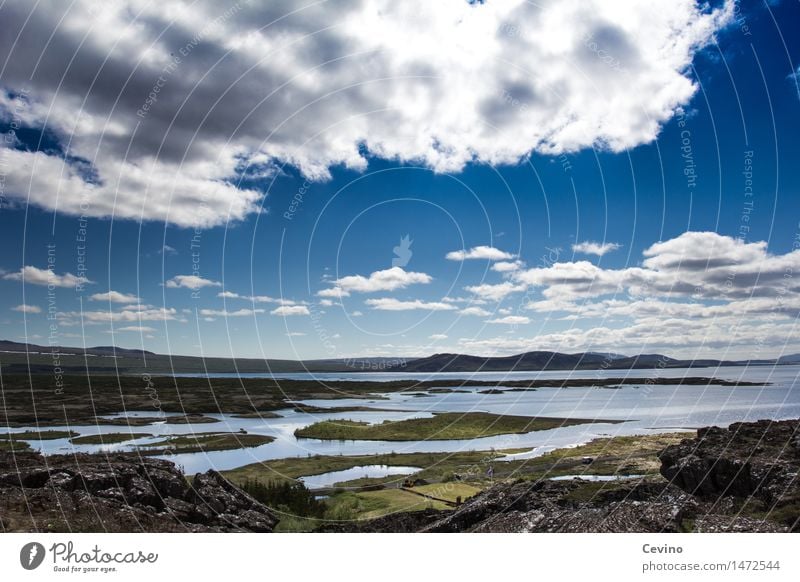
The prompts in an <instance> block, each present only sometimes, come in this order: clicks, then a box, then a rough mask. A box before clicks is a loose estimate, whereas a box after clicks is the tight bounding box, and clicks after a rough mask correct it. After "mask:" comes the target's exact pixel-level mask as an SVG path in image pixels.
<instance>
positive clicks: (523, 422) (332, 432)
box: [294, 412, 616, 441]
mask: <svg viewBox="0 0 800 582" xmlns="http://www.w3.org/2000/svg"><path fill="white" fill-rule="evenodd" d="M592 422H616V421H599V420H585V419H566V418H544V417H531V416H512V415H497V414H489V413H488V412H466V413H462V412H443V413H437V414H434V416H433V417H431V418H412V419H409V420H398V421H386V422H383V423H381V424H368V423H366V422H359V421H353V420H327V421H322V422H317V423H315V424H312V425H311V426H307V427H304V428H301V429H298V430H296V431H295V433H294V434H295V436H296V437H300V438H312V439H323V440H366V441H421V440H451V439H472V438H479V437H487V436H496V435H501V434H521V433H527V432H531V431H536V430H548V429H552V428H558V427H564V426H572V425H576V424H586V423H592Z"/></svg>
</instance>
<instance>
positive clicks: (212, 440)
mask: <svg viewBox="0 0 800 582" xmlns="http://www.w3.org/2000/svg"><path fill="white" fill-rule="evenodd" d="M273 440H275V439H274V438H273V437H271V436H266V435H259V434H243V433H236V432H223V433H195V434H186V435H174V436H169V437H167V438H165V439H164V440H163V441H158V442H156V443H150V444H147V445H140V446H139V451H141V452H143V453H149V454H159V453H162V452H164V451H170V452H172V453H175V454H177V453H201V452H204V453H207V452H211V451H227V450H231V449H242V448H248V447H257V446H259V445H263V444H266V443H270V442H272V441H273Z"/></svg>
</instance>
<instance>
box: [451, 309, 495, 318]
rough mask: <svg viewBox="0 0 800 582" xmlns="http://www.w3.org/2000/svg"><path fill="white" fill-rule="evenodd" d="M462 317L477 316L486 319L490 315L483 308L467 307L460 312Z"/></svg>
mask: <svg viewBox="0 0 800 582" xmlns="http://www.w3.org/2000/svg"><path fill="white" fill-rule="evenodd" d="M458 313H459V314H460V315H476V316H478V317H486V316H488V315H490V313H489V312H488V311H486V310H485V309H483V308H482V307H466V308H464V309H462V310H461V311H459V312H458Z"/></svg>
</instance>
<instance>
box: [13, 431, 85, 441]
mask: <svg viewBox="0 0 800 582" xmlns="http://www.w3.org/2000/svg"><path fill="white" fill-rule="evenodd" d="M74 436H78V433H76V432H72V431H71V430H42V431H39V430H26V431H23V432H15V433H9V432H6V433H3V434H0V440H4V439H5V440H21V441H50V440H55V439H67V438H70V437H74Z"/></svg>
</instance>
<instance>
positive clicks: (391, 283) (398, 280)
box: [317, 267, 433, 298]
mask: <svg viewBox="0 0 800 582" xmlns="http://www.w3.org/2000/svg"><path fill="white" fill-rule="evenodd" d="M432 280H433V277H431V276H430V275H428V274H426V273H415V272H414V271H404V270H403V269H402V268H401V267H392V268H391V269H385V270H383V271H375V272H374V273H371V274H370V275H369V277H364V276H363V275H349V276H347V277H342V278H341V279H336V280H335V281H334V282H333V287H331V288H330V289H323V290H322V291H319V292H318V293H317V295H318V296H320V297H335V298H341V297H347V296H349V295H350V293H375V292H378V291H394V290H396V289H405V288H406V287H408V286H409V285H414V284H420V283H421V284H426V283H430V282H431V281H432Z"/></svg>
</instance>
